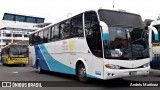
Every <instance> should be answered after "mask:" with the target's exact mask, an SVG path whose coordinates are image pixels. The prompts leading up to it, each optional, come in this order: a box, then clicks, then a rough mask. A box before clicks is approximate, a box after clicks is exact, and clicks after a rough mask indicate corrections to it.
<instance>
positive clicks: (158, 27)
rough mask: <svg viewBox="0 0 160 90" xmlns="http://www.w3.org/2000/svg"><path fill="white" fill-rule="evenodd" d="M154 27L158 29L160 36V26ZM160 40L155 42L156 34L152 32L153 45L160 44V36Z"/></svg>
mask: <svg viewBox="0 0 160 90" xmlns="http://www.w3.org/2000/svg"><path fill="white" fill-rule="evenodd" d="M154 27H155V28H156V29H157V31H158V34H160V25H159V24H158V25H155V26H154ZM158 38H159V40H158V41H156V40H155V34H154V33H153V31H152V42H153V43H157V42H160V35H158Z"/></svg>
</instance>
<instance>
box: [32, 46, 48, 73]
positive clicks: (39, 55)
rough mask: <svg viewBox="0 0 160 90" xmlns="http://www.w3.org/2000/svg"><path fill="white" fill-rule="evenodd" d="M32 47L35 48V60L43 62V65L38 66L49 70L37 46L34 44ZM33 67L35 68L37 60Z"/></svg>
mask: <svg viewBox="0 0 160 90" xmlns="http://www.w3.org/2000/svg"><path fill="white" fill-rule="evenodd" d="M34 49H35V53H36V60H39V63H40V64H42V63H43V65H40V68H41V69H44V70H49V67H48V65H47V63H46V61H45V58H44V57H43V53H42V52H41V50H40V48H39V46H38V45H35V46H34ZM34 67H35V68H37V61H36V63H35V64H34Z"/></svg>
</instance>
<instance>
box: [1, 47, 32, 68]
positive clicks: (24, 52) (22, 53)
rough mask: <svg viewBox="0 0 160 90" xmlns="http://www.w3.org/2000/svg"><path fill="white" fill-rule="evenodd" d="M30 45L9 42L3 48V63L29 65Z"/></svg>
mask: <svg viewBox="0 0 160 90" xmlns="http://www.w3.org/2000/svg"><path fill="white" fill-rule="evenodd" d="M28 51H29V50H28V45H25V44H24V45H23V44H9V45H7V46H5V47H3V48H2V49H1V60H2V64H3V65H13V64H20V65H23V66H25V65H27V64H28V60H29V52H28Z"/></svg>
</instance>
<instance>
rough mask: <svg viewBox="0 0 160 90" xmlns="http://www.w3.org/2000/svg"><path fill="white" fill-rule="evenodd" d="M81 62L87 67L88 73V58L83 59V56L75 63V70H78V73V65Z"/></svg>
mask: <svg viewBox="0 0 160 90" xmlns="http://www.w3.org/2000/svg"><path fill="white" fill-rule="evenodd" d="M80 64H83V65H84V66H85V68H86V74H87V72H88V67H87V64H86V60H85V59H82V58H78V59H77V61H76V64H75V70H76V75H77V70H78V66H79V65H80Z"/></svg>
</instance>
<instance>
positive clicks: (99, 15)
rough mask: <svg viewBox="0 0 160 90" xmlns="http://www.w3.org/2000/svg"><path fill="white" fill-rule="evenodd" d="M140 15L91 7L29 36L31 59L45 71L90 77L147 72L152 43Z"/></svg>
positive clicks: (132, 74) (124, 75) (121, 75)
mask: <svg viewBox="0 0 160 90" xmlns="http://www.w3.org/2000/svg"><path fill="white" fill-rule="evenodd" d="M143 32H144V24H143V21H142V19H141V16H140V15H137V14H132V13H127V12H120V11H113V10H105V9H99V10H90V11H85V12H82V13H80V14H78V15H76V16H73V17H71V18H68V19H66V20H63V21H61V22H58V23H56V24H51V25H49V26H46V27H44V28H42V29H40V30H37V31H35V32H33V33H32V34H31V35H30V39H29V42H30V46H29V53H30V55H29V56H30V57H29V59H30V60H32V62H33V66H34V67H35V68H37V70H38V71H39V72H42V71H43V70H47V71H54V72H60V73H66V74H73V75H77V76H78V79H79V80H80V81H87V80H88V78H98V79H103V80H107V79H114V78H122V77H126V76H136V75H148V74H149V70H150V66H149V62H150V60H149V45H148V40H147V39H146V38H145V35H144V34H143Z"/></svg>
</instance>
